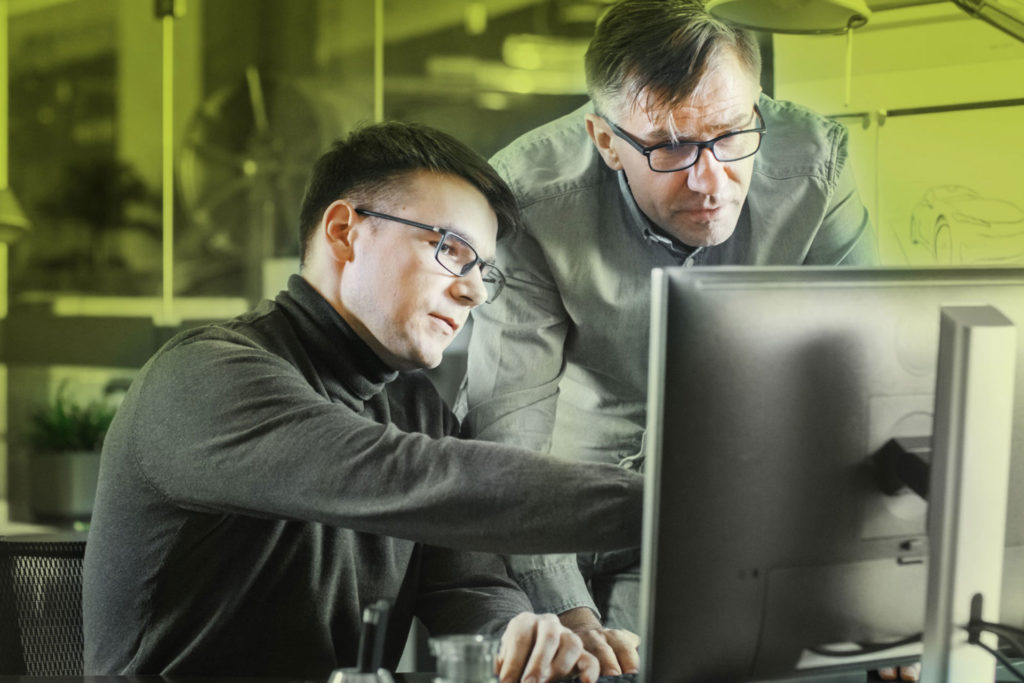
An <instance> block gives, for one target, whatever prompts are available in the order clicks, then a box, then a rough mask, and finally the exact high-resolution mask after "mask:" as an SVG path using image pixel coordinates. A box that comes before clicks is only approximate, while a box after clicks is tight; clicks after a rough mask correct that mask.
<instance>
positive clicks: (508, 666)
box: [498, 612, 534, 683]
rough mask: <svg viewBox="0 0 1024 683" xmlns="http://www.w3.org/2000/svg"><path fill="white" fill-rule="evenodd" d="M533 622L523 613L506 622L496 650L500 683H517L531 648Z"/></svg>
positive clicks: (528, 615) (530, 616)
mask: <svg viewBox="0 0 1024 683" xmlns="http://www.w3.org/2000/svg"><path fill="white" fill-rule="evenodd" d="M533 626H534V622H533V618H532V615H530V614H528V613H526V612H524V613H523V614H520V615H517V616H516V617H514V618H513V619H512V620H511V621H509V622H508V626H507V627H506V628H505V634H504V635H503V636H502V637H501V647H500V649H499V650H498V664H499V668H498V678H499V679H500V680H501V681H502V683H506V682H510V681H518V680H519V679H520V678H521V677H522V673H523V670H524V669H525V668H526V658H527V657H528V656H529V654H530V650H531V649H532V648H533V637H534V628H533Z"/></svg>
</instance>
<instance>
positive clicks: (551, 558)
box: [506, 554, 601, 618]
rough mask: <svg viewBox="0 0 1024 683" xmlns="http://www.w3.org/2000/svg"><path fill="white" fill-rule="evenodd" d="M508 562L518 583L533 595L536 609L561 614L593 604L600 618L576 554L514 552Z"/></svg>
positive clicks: (592, 609) (592, 608) (532, 601)
mask: <svg viewBox="0 0 1024 683" xmlns="http://www.w3.org/2000/svg"><path fill="white" fill-rule="evenodd" d="M506 563H507V564H508V570H509V573H510V574H511V575H512V577H513V578H514V579H515V580H516V583H518V584H519V585H520V586H521V587H522V589H523V591H524V592H525V593H526V594H527V595H528V596H530V602H531V603H532V605H533V610H534V611H535V612H539V613H546V612H550V613H552V614H561V613H562V612H565V611H567V610H570V609H573V608H576V607H589V608H590V609H591V611H593V612H594V614H596V615H597V616H598V617H599V618H600V616H601V613H600V611H599V610H598V609H597V604H596V603H595V602H594V599H593V597H592V596H591V594H590V589H589V588H587V582H586V581H585V580H584V578H583V575H582V574H581V573H580V570H579V565H578V564H577V563H576V556H575V555H564V554H557V555H556V554H552V555H510V556H508V557H507V558H506Z"/></svg>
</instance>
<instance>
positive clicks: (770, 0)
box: [705, 0, 871, 33]
mask: <svg viewBox="0 0 1024 683" xmlns="http://www.w3.org/2000/svg"><path fill="white" fill-rule="evenodd" d="M705 7H706V8H707V10H708V11H709V12H710V13H711V14H712V15H714V16H716V17H718V18H719V19H722V20H723V21H727V22H729V23H730V24H734V25H736V26H740V27H743V28H748V29H752V30H754V31H771V32H773V33H845V32H846V31H848V30H850V29H855V28H860V27H861V26H863V25H864V24H866V23H868V19H869V18H870V17H871V10H870V9H868V6H867V4H865V2H864V0H708V1H707V3H706V5H705Z"/></svg>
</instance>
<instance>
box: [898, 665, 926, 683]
mask: <svg viewBox="0 0 1024 683" xmlns="http://www.w3.org/2000/svg"><path fill="white" fill-rule="evenodd" d="M920 677H921V662H915V663H913V664H908V665H907V666H901V667H900V680H901V681H916V680H918V679H919V678H920Z"/></svg>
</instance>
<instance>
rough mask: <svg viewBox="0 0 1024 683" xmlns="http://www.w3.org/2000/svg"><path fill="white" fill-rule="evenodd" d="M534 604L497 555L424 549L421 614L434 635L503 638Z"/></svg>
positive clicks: (418, 597)
mask: <svg viewBox="0 0 1024 683" xmlns="http://www.w3.org/2000/svg"><path fill="white" fill-rule="evenodd" d="M528 611H530V601H529V600H528V599H527V597H526V595H525V594H524V593H523V592H522V590H520V589H519V587H518V586H517V585H516V583H515V582H514V581H513V580H512V579H510V578H509V577H508V575H507V574H506V572H505V565H504V562H502V560H501V558H500V557H498V556H497V555H492V554H489V553H473V552H459V551H454V550H451V549H448V548H437V547H430V546H426V547H424V548H423V571H422V573H421V581H420V586H419V591H418V592H417V605H416V614H417V616H419V617H420V619H422V620H423V623H424V624H425V625H426V627H427V629H428V630H429V631H430V633H431V634H433V635H444V634H455V633H483V634H488V635H499V634H501V633H502V632H503V631H504V629H505V626H506V625H508V622H509V620H511V619H512V617H514V616H516V615H517V614H519V613H520V612H528Z"/></svg>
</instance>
